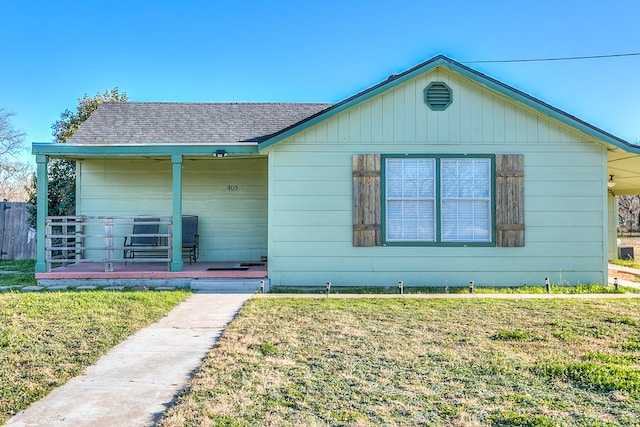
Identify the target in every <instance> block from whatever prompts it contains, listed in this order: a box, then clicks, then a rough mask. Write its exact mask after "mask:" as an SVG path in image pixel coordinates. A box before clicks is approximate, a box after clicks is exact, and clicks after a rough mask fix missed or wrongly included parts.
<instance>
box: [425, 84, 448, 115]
mask: <svg viewBox="0 0 640 427" xmlns="http://www.w3.org/2000/svg"><path fill="white" fill-rule="evenodd" d="M452 98H453V97H452V96H451V88H450V87H449V86H447V84H446V83H444V82H431V83H429V86H427V87H426V88H425V89H424V102H425V103H426V104H427V105H428V106H429V108H431V109H432V110H434V111H443V110H446V109H447V107H448V106H449V105H451V100H452Z"/></svg>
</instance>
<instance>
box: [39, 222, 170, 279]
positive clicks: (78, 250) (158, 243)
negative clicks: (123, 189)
mask: <svg viewBox="0 0 640 427" xmlns="http://www.w3.org/2000/svg"><path fill="white" fill-rule="evenodd" d="M136 219H137V220H138V221H135V220H136ZM141 221H142V222H141ZM134 223H135V224H138V225H140V224H147V225H149V224H157V225H158V230H159V232H158V233H153V234H146V233H145V234H141V233H138V234H134V233H133V230H134V227H133V226H134ZM172 236H173V233H172V218H171V216H168V215H165V216H160V215H154V217H153V218H150V217H149V215H146V216H84V215H83V216H49V217H47V219H46V234H45V239H46V241H45V251H46V260H45V262H46V264H47V271H51V269H52V268H55V267H59V266H64V265H68V264H75V263H82V262H93V263H104V271H113V266H114V263H133V262H165V263H167V269H170V265H171V259H172V258H171V255H172V254H171V243H172ZM136 237H138V238H153V240H154V243H155V244H151V245H148V246H136V247H135V248H133V247H131V246H125V238H127V239H128V240H129V241H131V239H135V238H136ZM127 251H129V254H130V255H127ZM131 251H134V252H133V253H132V252H131ZM136 252H137V253H138V255H136V256H132V254H135V253H136Z"/></svg>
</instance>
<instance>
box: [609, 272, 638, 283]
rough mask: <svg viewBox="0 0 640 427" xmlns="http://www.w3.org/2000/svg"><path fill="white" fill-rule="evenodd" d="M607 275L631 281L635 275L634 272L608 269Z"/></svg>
mask: <svg viewBox="0 0 640 427" xmlns="http://www.w3.org/2000/svg"><path fill="white" fill-rule="evenodd" d="M609 277H617V278H618V279H620V280H628V281H630V282H633V281H634V280H635V279H636V277H637V276H636V275H635V274H631V273H625V272H624V271H618V270H609Z"/></svg>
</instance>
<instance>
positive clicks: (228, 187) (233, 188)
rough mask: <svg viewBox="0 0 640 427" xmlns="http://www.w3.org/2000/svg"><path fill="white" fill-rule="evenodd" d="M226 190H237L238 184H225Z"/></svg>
mask: <svg viewBox="0 0 640 427" xmlns="http://www.w3.org/2000/svg"><path fill="white" fill-rule="evenodd" d="M227 190H229V191H238V186H237V185H228V186H227Z"/></svg>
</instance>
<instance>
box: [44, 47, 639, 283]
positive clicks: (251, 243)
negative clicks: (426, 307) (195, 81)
mask: <svg viewBox="0 0 640 427" xmlns="http://www.w3.org/2000/svg"><path fill="white" fill-rule="evenodd" d="M33 152H34V154H35V155H36V156H37V162H38V168H39V169H38V176H39V186H40V187H41V188H39V194H46V191H43V190H42V189H43V188H45V189H46V181H45V180H44V179H42V176H43V175H44V171H45V170H46V163H47V159H48V157H62V158H69V159H73V160H76V161H77V162H78V163H77V164H78V168H77V176H78V182H77V192H78V193H77V211H78V214H81V215H115V216H117V215H171V216H172V217H173V219H174V221H173V222H174V224H176V225H177V224H178V223H179V222H180V221H179V219H180V217H181V216H182V214H183V213H184V214H190V215H198V216H199V218H200V258H199V261H200V260H203V261H206V260H208V261H224V260H238V261H240V260H242V261H248V260H259V259H260V257H264V256H267V257H268V274H269V279H270V281H271V285H272V286H298V285H320V284H324V283H325V282H327V281H331V282H332V283H333V284H335V285H369V286H371V285H380V286H383V285H386V286H390V285H393V284H397V283H398V281H399V280H403V281H404V283H405V285H425V286H456V285H458V286H460V285H463V286H464V285H466V284H468V283H469V281H470V280H474V281H475V283H476V285H521V284H540V283H543V281H544V278H545V277H550V278H551V281H553V282H556V283H558V282H563V283H564V282H566V283H571V284H575V283H578V282H581V283H590V282H606V280H607V260H608V259H610V258H615V253H616V243H615V242H616V234H615V233H616V227H615V225H616V206H615V197H614V192H615V194H635V193H640V147H638V146H635V145H632V144H630V143H628V142H626V141H624V140H621V139H619V138H617V137H615V136H613V135H611V134H609V133H607V132H604V131H602V130H600V129H598V128H596V127H594V126H592V125H590V124H588V123H585V122H583V121H581V120H580V119H577V118H576V117H573V116H571V115H569V114H567V113H565V112H563V111H560V110H558V109H556V108H554V107H552V106H550V105H548V104H546V103H544V102H542V101H540V100H537V99H535V98H533V97H531V96H529V95H527V94H525V93H523V92H521V91H518V90H516V89H514V88H512V87H509V86H507V85H505V84H503V83H501V82H498V81H496V80H494V79H492V78H490V77H487V76H486V75H484V74H481V73H479V72H477V71H475V70H473V69H471V68H469V67H466V66H464V65H462V64H460V63H458V62H455V61H453V60H451V59H449V58H446V57H444V56H437V57H435V58H433V59H430V60H428V61H426V62H424V63H422V64H420V65H418V66H416V67H413V68H411V69H409V70H407V71H405V72H403V73H401V74H398V75H394V76H391V77H389V79H387V80H385V81H383V82H381V83H379V84H377V85H375V86H373V87H371V88H370V89H367V90H365V91H363V92H361V93H358V94H356V95H354V96H352V97H350V98H348V99H346V100H344V101H342V102H339V103H337V104H335V105H328V104H184V103H112V104H109V103H107V104H103V105H101V106H100V107H99V108H98V110H96V112H94V113H93V115H92V116H91V117H90V118H89V119H88V120H87V121H86V122H85V123H84V124H83V125H82V126H81V127H80V129H79V130H78V131H77V133H76V134H75V135H74V136H73V137H72V138H71V140H70V141H69V142H68V143H66V144H34V145H33ZM609 181H611V182H610V184H615V187H609V186H608V185H607V184H608V182H609ZM45 209H46V200H43V199H39V200H38V213H39V215H41V216H40V217H39V218H38V225H39V227H38V239H39V240H38V242H39V243H40V242H42V241H44V230H43V229H44V223H45V218H44V215H42V214H41V213H42V212H44V211H45ZM179 235H180V230H179V229H178V230H176V228H175V227H174V236H176V238H174V239H173V242H172V244H173V247H174V248H175V249H176V250H175V251H174V252H175V253H178V250H179V248H180V243H181V242H180V241H179V240H180V239H179V238H178V237H177V236H179ZM43 245H44V244H42V245H40V246H39V247H38V261H37V265H36V268H37V269H38V271H44V268H45V259H44V258H45V249H44V246H43ZM182 267H183V262H182V260H180V259H175V258H174V259H173V261H172V263H171V269H172V270H174V271H179V270H181V269H182Z"/></svg>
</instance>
